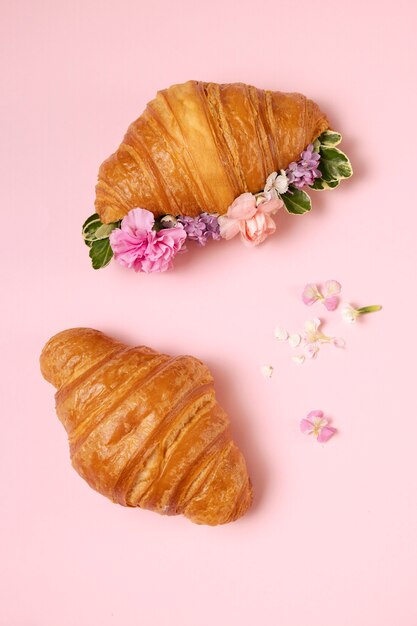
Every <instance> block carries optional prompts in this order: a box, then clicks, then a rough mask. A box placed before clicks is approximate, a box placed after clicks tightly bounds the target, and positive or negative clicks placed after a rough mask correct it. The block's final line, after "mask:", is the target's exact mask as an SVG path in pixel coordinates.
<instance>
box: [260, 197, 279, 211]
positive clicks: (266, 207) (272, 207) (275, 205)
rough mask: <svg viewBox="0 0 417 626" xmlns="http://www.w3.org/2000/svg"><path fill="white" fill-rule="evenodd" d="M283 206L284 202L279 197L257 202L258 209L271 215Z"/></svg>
mask: <svg viewBox="0 0 417 626" xmlns="http://www.w3.org/2000/svg"><path fill="white" fill-rule="evenodd" d="M283 206H284V202H283V201H282V200H281V198H272V199H271V200H267V201H266V202H261V203H260V204H258V211H261V212H262V213H265V214H266V215H272V214H273V213H276V212H277V211H278V210H279V209H282V207H283Z"/></svg>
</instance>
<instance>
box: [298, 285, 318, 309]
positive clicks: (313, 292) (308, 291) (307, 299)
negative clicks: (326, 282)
mask: <svg viewBox="0 0 417 626" xmlns="http://www.w3.org/2000/svg"><path fill="white" fill-rule="evenodd" d="M301 298H302V300H303V302H304V304H306V305H307V306H311V305H312V304H314V303H315V302H316V301H317V300H318V299H319V298H320V293H319V290H318V289H317V285H314V284H313V283H308V284H307V285H306V286H305V287H304V291H303V293H302V296H301Z"/></svg>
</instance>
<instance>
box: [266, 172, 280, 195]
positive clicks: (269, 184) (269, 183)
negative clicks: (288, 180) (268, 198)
mask: <svg viewBox="0 0 417 626" xmlns="http://www.w3.org/2000/svg"><path fill="white" fill-rule="evenodd" d="M277 176H278V173H277V172H272V174H270V175H269V176H268V178H267V179H266V183H265V189H266V188H267V189H268V191H269V189H271V187H272V185H273V184H274V182H275V179H276V177H277Z"/></svg>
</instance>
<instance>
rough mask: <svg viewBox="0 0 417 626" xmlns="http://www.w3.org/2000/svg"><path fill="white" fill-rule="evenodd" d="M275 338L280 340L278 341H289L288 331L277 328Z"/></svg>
mask: <svg viewBox="0 0 417 626" xmlns="http://www.w3.org/2000/svg"><path fill="white" fill-rule="evenodd" d="M274 337H275V339H278V341H286V340H287V339H288V331H286V330H285V328H281V327H280V326H277V327H276V329H275V330H274Z"/></svg>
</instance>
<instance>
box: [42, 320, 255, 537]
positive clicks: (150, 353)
mask: <svg viewBox="0 0 417 626" xmlns="http://www.w3.org/2000/svg"><path fill="white" fill-rule="evenodd" d="M40 364H41V370H42V374H43V376H44V377H45V378H46V380H47V381H49V382H51V383H52V384H53V385H54V386H55V387H56V388H57V390H58V391H57V393H56V410H57V414H58V417H59V419H60V420H61V422H62V423H63V425H64V427H65V429H66V431H67V433H68V438H69V445H70V453H71V460H72V464H73V466H74V468H75V469H76V470H77V472H78V473H79V474H80V475H81V476H82V477H83V478H84V479H85V480H86V481H87V482H88V483H89V485H90V486H91V487H93V489H96V490H97V491H99V492H100V493H102V494H103V495H105V496H107V497H108V498H110V499H111V500H113V501H114V502H118V503H119V504H123V505H125V506H138V507H141V508H145V509H151V510H152V511H156V512H158V513H162V514H165V515H178V514H180V513H182V514H184V515H185V516H186V517H188V518H189V519H190V520H192V521H193V522H196V523H197V524H209V525H216V524H225V523H227V522H232V521H234V520H236V519H238V518H239V517H241V516H242V515H244V514H245V513H246V511H247V510H248V508H249V507H250V505H251V502H252V487H251V483H250V480H249V477H248V473H247V469H246V464H245V460H244V458H243V455H242V453H241V452H240V450H239V448H238V447H237V446H236V444H235V443H234V441H233V439H232V437H231V434H230V428H229V418H228V417H227V415H226V414H225V412H224V411H223V409H222V408H221V407H220V406H219V405H218V404H217V401H216V398H215V393H214V388H213V378H212V376H211V374H210V372H209V370H208V369H207V367H206V366H205V365H204V364H203V363H201V361H199V360H197V359H195V358H194V357H191V356H179V357H175V358H174V357H169V356H167V355H165V354H160V353H159V352H155V351H154V350H151V349H150V348H146V347H143V346H140V347H137V348H129V347H127V346H125V345H124V344H122V343H120V342H118V341H115V340H114V339H111V338H110V337H107V336H106V335H104V334H103V333H101V332H99V331H97V330H92V329H88V328H74V329H71V330H65V331H63V332H61V333H59V334H58V335H55V336H54V337H52V339H50V340H49V341H48V343H47V344H46V346H45V347H44V349H43V351H42V354H41V357H40Z"/></svg>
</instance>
